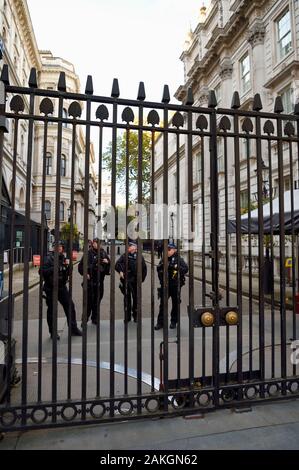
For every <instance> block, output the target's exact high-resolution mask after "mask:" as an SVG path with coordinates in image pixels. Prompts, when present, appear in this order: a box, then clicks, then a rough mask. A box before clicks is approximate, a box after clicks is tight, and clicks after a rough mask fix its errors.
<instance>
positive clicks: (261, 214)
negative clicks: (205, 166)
mask: <svg viewBox="0 0 299 470" xmlns="http://www.w3.org/2000/svg"><path fill="white" fill-rule="evenodd" d="M255 123H256V157H257V190H258V226H259V228H258V244H259V248H258V258H259V367H260V373H261V379H262V380H264V379H265V311H264V308H265V294H264V272H265V261H264V211H263V203H264V201H263V196H264V195H263V166H262V140H261V118H260V116H257V117H256V119H255ZM261 396H264V395H263V389H262V388H261Z"/></svg>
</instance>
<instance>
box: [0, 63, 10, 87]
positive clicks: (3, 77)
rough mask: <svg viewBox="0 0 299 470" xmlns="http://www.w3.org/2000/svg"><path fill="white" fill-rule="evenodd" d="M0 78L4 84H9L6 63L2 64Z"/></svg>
mask: <svg viewBox="0 0 299 470" xmlns="http://www.w3.org/2000/svg"><path fill="white" fill-rule="evenodd" d="M0 80H1V82H3V83H4V85H9V72H8V65H7V64H4V65H3V69H2V72H1V78H0Z"/></svg>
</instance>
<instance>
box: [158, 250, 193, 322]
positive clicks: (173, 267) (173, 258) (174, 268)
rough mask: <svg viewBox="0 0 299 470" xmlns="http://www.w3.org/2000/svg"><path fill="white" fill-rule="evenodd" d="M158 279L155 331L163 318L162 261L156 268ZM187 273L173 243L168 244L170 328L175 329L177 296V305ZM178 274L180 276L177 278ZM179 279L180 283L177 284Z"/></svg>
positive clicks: (185, 265)
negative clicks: (158, 298) (158, 297)
mask: <svg viewBox="0 0 299 470" xmlns="http://www.w3.org/2000/svg"><path fill="white" fill-rule="evenodd" d="M157 271H158V277H159V280H160V283H161V288H160V289H159V291H160V310H159V315H158V320H157V324H156V326H155V330H160V329H161V328H163V318H164V315H163V313H164V309H163V307H164V298H163V259H162V260H161V261H160V263H159V265H158V267H157ZM187 272H188V266H187V264H186V263H185V261H184V260H183V258H181V257H179V256H178V254H177V247H176V245H175V244H174V243H169V244H168V273H167V275H168V298H169V297H171V300H172V310H171V319H170V328H171V329H175V328H176V326H177V322H178V295H179V303H181V288H182V286H184V285H185V275H186V274H187ZM178 273H180V276H178ZM179 277H180V283H179Z"/></svg>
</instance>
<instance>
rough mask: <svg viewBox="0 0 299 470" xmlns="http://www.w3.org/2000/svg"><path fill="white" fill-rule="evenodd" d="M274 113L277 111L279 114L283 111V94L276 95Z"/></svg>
mask: <svg viewBox="0 0 299 470" xmlns="http://www.w3.org/2000/svg"><path fill="white" fill-rule="evenodd" d="M274 113H277V114H280V113H283V104H282V99H281V96H276V99H275V106H274Z"/></svg>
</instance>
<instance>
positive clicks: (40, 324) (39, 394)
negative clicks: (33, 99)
mask: <svg viewBox="0 0 299 470" xmlns="http://www.w3.org/2000/svg"><path fill="white" fill-rule="evenodd" d="M47 148H48V120H46V121H45V123H44V142H43V169H42V200H41V236H40V277H39V320H38V382H37V399H38V402H41V401H42V354H43V343H42V342H43V267H44V261H45V255H46V252H47V246H45V228H46V227H45V199H46V163H47Z"/></svg>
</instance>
